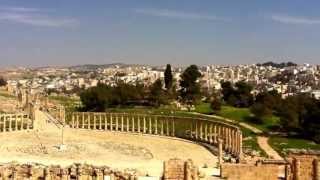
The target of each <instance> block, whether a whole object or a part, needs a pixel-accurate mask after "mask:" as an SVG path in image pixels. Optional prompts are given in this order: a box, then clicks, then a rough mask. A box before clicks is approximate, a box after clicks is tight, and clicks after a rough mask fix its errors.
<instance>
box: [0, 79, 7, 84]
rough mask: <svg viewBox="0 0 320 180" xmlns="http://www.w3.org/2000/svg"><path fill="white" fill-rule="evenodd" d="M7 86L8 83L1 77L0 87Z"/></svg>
mask: <svg viewBox="0 0 320 180" xmlns="http://www.w3.org/2000/svg"><path fill="white" fill-rule="evenodd" d="M6 85H7V81H6V80H5V79H4V78H3V77H0V86H6Z"/></svg>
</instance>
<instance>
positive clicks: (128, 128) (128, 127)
mask: <svg viewBox="0 0 320 180" xmlns="http://www.w3.org/2000/svg"><path fill="white" fill-rule="evenodd" d="M129 130H130V125H129V114H127V132H129Z"/></svg>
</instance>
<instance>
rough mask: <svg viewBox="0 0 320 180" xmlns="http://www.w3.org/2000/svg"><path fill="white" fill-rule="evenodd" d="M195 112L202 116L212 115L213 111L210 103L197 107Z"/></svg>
mask: <svg viewBox="0 0 320 180" xmlns="http://www.w3.org/2000/svg"><path fill="white" fill-rule="evenodd" d="M195 112H198V113H201V114H212V113H213V110H212V109H211V107H210V103H201V104H199V105H196V106H195Z"/></svg>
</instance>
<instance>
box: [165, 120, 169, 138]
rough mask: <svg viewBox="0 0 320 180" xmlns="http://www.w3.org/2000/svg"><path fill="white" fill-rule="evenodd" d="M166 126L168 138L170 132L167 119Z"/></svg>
mask: <svg viewBox="0 0 320 180" xmlns="http://www.w3.org/2000/svg"><path fill="white" fill-rule="evenodd" d="M166 124H167V132H166V133H167V136H170V132H169V119H166Z"/></svg>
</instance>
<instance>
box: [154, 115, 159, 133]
mask: <svg viewBox="0 0 320 180" xmlns="http://www.w3.org/2000/svg"><path fill="white" fill-rule="evenodd" d="M154 125H155V134H158V118H157V116H155V117H154Z"/></svg>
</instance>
